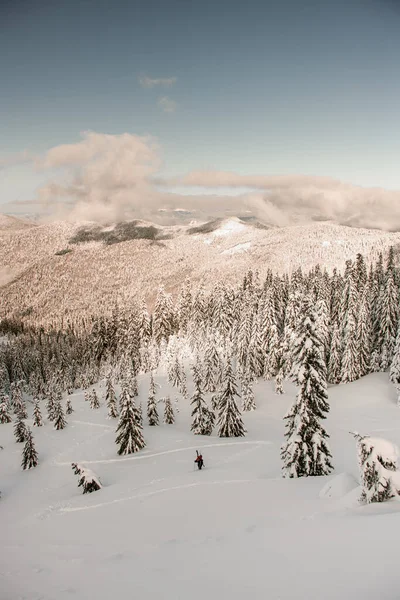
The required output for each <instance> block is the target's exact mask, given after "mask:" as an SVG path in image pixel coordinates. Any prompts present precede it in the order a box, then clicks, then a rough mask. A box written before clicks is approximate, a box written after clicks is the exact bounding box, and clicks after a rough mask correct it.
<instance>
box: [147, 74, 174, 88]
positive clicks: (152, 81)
mask: <svg viewBox="0 0 400 600" xmlns="http://www.w3.org/2000/svg"><path fill="white" fill-rule="evenodd" d="M176 82H177V78H176V77H158V78H157V77H156V78H152V77H148V76H147V75H141V76H140V77H139V83H140V85H141V86H142V87H144V88H153V87H155V86H157V85H160V86H164V87H171V86H172V85H174V83H176Z"/></svg>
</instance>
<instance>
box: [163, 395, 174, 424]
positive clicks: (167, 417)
mask: <svg viewBox="0 0 400 600" xmlns="http://www.w3.org/2000/svg"><path fill="white" fill-rule="evenodd" d="M164 423H166V425H173V424H174V423H175V415H174V410H173V408H172V403H171V399H170V397H169V396H167V397H166V398H165V399H164Z"/></svg>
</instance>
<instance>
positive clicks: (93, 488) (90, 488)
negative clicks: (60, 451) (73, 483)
mask: <svg viewBox="0 0 400 600" xmlns="http://www.w3.org/2000/svg"><path fill="white" fill-rule="evenodd" d="M71 466H72V469H73V471H74V473H75V475H79V479H78V487H82V489H83V493H84V494H91V493H92V492H97V490H100V489H101V487H102V486H101V482H100V479H99V478H98V477H97V475H95V474H94V473H93V471H91V470H90V469H87V468H86V467H83V466H82V465H80V464H78V463H72V465H71Z"/></svg>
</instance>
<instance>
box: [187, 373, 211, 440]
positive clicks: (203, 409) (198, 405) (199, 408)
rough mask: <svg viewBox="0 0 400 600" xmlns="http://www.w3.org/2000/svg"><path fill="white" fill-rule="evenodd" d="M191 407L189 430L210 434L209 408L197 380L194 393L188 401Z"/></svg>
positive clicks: (199, 433)
mask: <svg viewBox="0 0 400 600" xmlns="http://www.w3.org/2000/svg"><path fill="white" fill-rule="evenodd" d="M190 404H191V406H193V409H192V413H191V416H192V425H191V427H190V430H191V431H193V433H194V434H195V435H211V432H210V415H209V412H210V411H209V409H208V407H207V405H206V403H205V401H204V398H203V393H202V391H201V389H200V385H199V381H197V383H195V389H194V393H193V396H192V399H191V402H190Z"/></svg>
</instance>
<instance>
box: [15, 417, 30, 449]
mask: <svg viewBox="0 0 400 600" xmlns="http://www.w3.org/2000/svg"><path fill="white" fill-rule="evenodd" d="M26 431H27V428H26V425H25V421H24V420H23V419H22V417H21V415H20V414H19V415H17V420H16V421H15V425H14V435H15V439H16V441H17V442H18V443H22V442H25V440H26Z"/></svg>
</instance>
